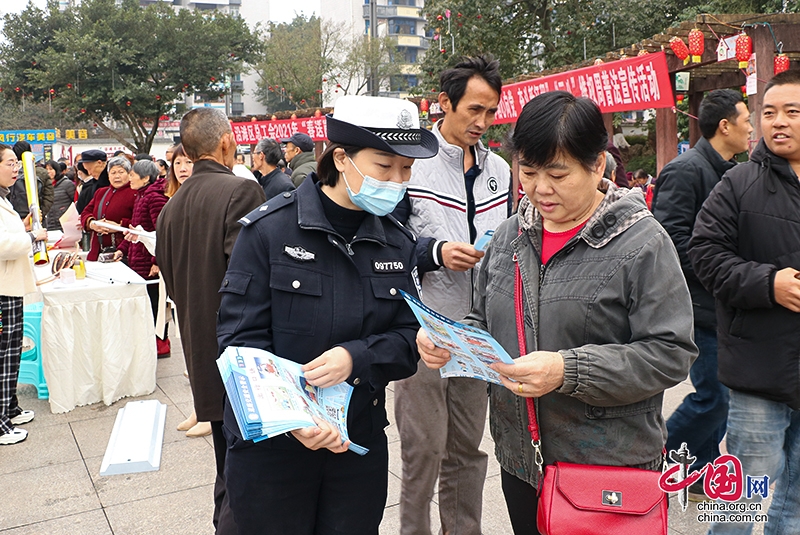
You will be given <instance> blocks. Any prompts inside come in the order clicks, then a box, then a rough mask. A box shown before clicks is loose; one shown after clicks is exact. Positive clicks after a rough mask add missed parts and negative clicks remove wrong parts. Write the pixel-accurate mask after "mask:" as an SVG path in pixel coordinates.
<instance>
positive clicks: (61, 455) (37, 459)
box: [0, 418, 81, 474]
mask: <svg viewBox="0 0 800 535" xmlns="http://www.w3.org/2000/svg"><path fill="white" fill-rule="evenodd" d="M37 419H38V418H37ZM20 427H23V428H24V429H27V431H28V438H27V439H25V441H24V442H20V443H19V444H14V445H13V446H3V449H2V454H0V455H2V457H0V459H2V462H0V474H7V473H12V472H23V471H26V470H31V469H34V468H41V467H45V466H50V465H56V464H61V463H65V462H70V461H80V460H81V454H80V452H79V451H78V448H77V446H76V444H75V438H74V437H73V436H72V431H71V430H70V428H69V424H68V423H63V424H58V425H44V426H39V425H37V421H36V420H33V421H32V422H30V423H27V424H25V425H23V426H20Z"/></svg>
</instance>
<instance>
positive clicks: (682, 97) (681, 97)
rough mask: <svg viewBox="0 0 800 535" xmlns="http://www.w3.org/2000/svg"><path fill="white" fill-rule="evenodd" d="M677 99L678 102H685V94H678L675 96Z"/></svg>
mask: <svg viewBox="0 0 800 535" xmlns="http://www.w3.org/2000/svg"><path fill="white" fill-rule="evenodd" d="M675 99H676V100H677V101H678V102H683V99H684V96H683V95H677V96H676V97H675Z"/></svg>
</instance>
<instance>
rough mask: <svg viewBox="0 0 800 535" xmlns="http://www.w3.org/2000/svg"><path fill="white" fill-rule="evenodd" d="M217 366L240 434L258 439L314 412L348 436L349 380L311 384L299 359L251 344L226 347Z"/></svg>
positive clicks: (308, 422)
mask: <svg viewBox="0 0 800 535" xmlns="http://www.w3.org/2000/svg"><path fill="white" fill-rule="evenodd" d="M217 366H218V367H219V371H220V374H221V375H222V382H223V383H224V385H225V390H226V392H227V393H228V399H229V400H230V403H231V407H232V408H233V413H234V414H235V415H236V423H237V424H239V431H240V432H241V434H242V437H243V438H244V439H246V440H253V441H256V442H257V441H259V440H264V439H266V438H271V437H274V436H276V435H280V434H281V433H286V432H287V431H293V430H295V429H301V428H303V427H310V426H314V425H316V423H315V422H314V419H313V418H314V417H317V418H318V419H320V420H324V421H326V422H328V423H329V424H331V425H332V426H334V427H335V428H337V429H338V430H339V433H340V434H341V435H342V438H343V439H344V440H345V441H346V440H349V438H348V435H347V407H348V406H349V404H350V396H352V394H353V387H352V386H350V385H349V384H347V383H339V384H338V385H335V386H331V387H328V388H319V387H316V386H312V385H310V384H308V382H306V379H305V377H304V376H303V372H302V370H301V367H300V364H298V363H296V362H292V361H290V360H286V359H283V358H280V357H278V356H275V355H273V354H272V353H270V352H269V351H263V350H261V349H254V348H250V347H229V348H227V349H226V350H225V352H224V353H222V356H221V357H220V358H219V359H218V360H217ZM350 451H353V452H354V453H357V454H359V455H364V454H365V453H367V451H369V450H367V449H366V448H363V447H361V446H359V445H357V444H353V443H352V442H351V443H350Z"/></svg>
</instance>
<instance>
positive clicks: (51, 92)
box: [50, 87, 56, 95]
mask: <svg viewBox="0 0 800 535" xmlns="http://www.w3.org/2000/svg"><path fill="white" fill-rule="evenodd" d="M50 94H51V95H55V94H56V90H55V89H53V88H52V87H51V88H50Z"/></svg>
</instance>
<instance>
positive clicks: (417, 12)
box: [364, 4, 425, 20]
mask: <svg viewBox="0 0 800 535" xmlns="http://www.w3.org/2000/svg"><path fill="white" fill-rule="evenodd" d="M375 7H377V8H378V9H377V16H378V18H379V19H394V18H404V19H416V20H425V18H424V17H423V16H422V8H419V7H414V6H375ZM364 18H365V19H368V18H369V5H368V4H365V5H364Z"/></svg>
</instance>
